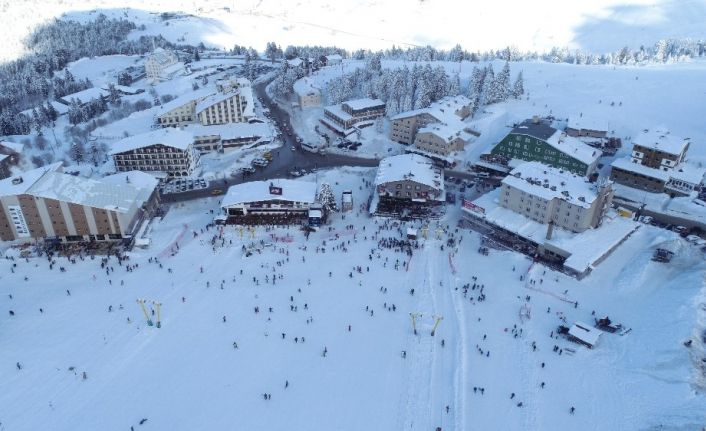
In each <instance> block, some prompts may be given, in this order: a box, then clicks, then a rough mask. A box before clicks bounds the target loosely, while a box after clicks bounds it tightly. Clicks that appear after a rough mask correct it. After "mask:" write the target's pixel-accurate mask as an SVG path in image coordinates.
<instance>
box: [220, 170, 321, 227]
mask: <svg viewBox="0 0 706 431" xmlns="http://www.w3.org/2000/svg"><path fill="white" fill-rule="evenodd" d="M316 191H317V185H316V183H313V182H308V181H300V180H286V179H278V180H273V181H252V182H249V183H242V184H237V185H234V186H231V187H230V188H229V189H228V192H227V193H226V195H225V196H224V197H223V200H222V201H221V207H222V209H223V217H224V221H225V222H226V223H228V224H244V225H252V224H296V223H302V222H304V221H306V220H307V219H308V217H309V210H310V209H311V207H312V206H314V205H315V202H316Z"/></svg>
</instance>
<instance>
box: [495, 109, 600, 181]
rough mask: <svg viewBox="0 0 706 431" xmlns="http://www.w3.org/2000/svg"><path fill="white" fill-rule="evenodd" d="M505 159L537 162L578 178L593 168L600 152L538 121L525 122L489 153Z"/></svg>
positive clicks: (592, 170)
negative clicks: (571, 173)
mask: <svg viewBox="0 0 706 431" xmlns="http://www.w3.org/2000/svg"><path fill="white" fill-rule="evenodd" d="M491 154H492V155H501V156H504V157H507V158H508V159H519V160H524V161H537V162H541V163H544V164H546V165H548V166H551V167H555V168H559V169H563V170H567V171H569V172H573V173H576V174H580V175H590V174H591V173H593V172H594V171H595V169H596V165H597V164H598V159H599V158H600V156H601V152H600V151H599V150H597V149H595V148H592V147H590V146H588V145H586V144H584V143H583V142H581V141H579V140H578V139H576V138H572V137H570V136H568V135H566V134H565V133H564V132H562V131H560V130H557V129H555V128H553V127H551V125H549V124H548V123H547V122H546V121H544V120H540V119H536V118H535V119H532V120H526V121H524V122H522V123H521V124H520V125H518V126H517V127H515V128H513V129H512V131H511V132H510V133H509V134H508V135H507V136H506V137H505V138H503V140H502V141H500V142H499V143H498V144H497V145H496V146H495V147H494V148H493V150H492V151H491Z"/></svg>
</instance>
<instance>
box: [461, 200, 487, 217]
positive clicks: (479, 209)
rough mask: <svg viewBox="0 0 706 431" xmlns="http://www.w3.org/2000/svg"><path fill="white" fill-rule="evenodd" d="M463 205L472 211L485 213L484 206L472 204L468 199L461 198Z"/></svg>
mask: <svg viewBox="0 0 706 431" xmlns="http://www.w3.org/2000/svg"><path fill="white" fill-rule="evenodd" d="M463 207H464V208H466V209H467V210H470V211H473V212H474V213H478V214H485V208H483V207H480V206H478V205H476V204H474V203H473V202H471V201H469V200H468V199H464V200H463Z"/></svg>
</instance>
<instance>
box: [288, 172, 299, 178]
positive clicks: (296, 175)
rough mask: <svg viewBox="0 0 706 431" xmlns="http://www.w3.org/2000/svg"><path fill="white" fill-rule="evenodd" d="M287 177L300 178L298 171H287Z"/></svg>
mask: <svg viewBox="0 0 706 431" xmlns="http://www.w3.org/2000/svg"><path fill="white" fill-rule="evenodd" d="M289 175H291V176H293V177H295V178H296V177H301V176H302V174H301V172H299V171H297V170H293V171H289Z"/></svg>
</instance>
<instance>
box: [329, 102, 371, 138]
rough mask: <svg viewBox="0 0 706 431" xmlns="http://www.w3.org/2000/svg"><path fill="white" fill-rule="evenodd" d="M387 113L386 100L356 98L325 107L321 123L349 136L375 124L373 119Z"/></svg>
mask: <svg viewBox="0 0 706 431" xmlns="http://www.w3.org/2000/svg"><path fill="white" fill-rule="evenodd" d="M384 115H385V102H383V101H382V100H380V99H367V98H366V99H356V100H349V101H347V102H343V103H341V104H340V105H331V106H326V107H325V108H324V117H323V118H321V119H320V121H321V123H322V124H323V125H324V126H326V127H328V128H329V129H331V130H332V131H333V132H335V133H337V134H339V135H343V136H348V135H349V134H351V133H353V132H354V131H355V128H354V127H358V128H362V127H367V126H370V125H372V124H373V120H375V119H376V118H379V117H382V116H384Z"/></svg>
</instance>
